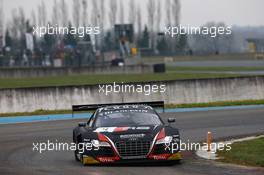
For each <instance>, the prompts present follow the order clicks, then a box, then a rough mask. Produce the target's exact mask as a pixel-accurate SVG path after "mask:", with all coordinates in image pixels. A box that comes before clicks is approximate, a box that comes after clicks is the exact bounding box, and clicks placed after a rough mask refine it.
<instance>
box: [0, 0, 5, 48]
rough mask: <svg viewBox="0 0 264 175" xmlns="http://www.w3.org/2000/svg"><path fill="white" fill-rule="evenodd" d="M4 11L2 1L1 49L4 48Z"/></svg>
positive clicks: (0, 1) (0, 12)
mask: <svg viewBox="0 0 264 175" xmlns="http://www.w3.org/2000/svg"><path fill="white" fill-rule="evenodd" d="M3 38H4V11H3V0H0V49H1V48H2V46H3V41H4V39H3Z"/></svg>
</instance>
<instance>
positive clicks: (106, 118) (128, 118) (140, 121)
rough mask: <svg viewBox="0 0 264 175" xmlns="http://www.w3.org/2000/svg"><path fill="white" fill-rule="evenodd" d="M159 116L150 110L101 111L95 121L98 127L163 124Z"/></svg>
mask: <svg viewBox="0 0 264 175" xmlns="http://www.w3.org/2000/svg"><path fill="white" fill-rule="evenodd" d="M161 124H162V122H161V120H160V118H159V116H158V115H157V114H155V113H150V112H144V113H143V112H104V113H99V114H98V117H97V119H96V122H95V126H96V127H122V126H143V125H153V126H154V125H161Z"/></svg>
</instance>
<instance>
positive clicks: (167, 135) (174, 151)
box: [72, 102, 181, 165]
mask: <svg viewBox="0 0 264 175" xmlns="http://www.w3.org/2000/svg"><path fill="white" fill-rule="evenodd" d="M156 107H162V108H163V112H164V102H142V103H119V104H118V103H116V104H98V105H75V106H73V107H72V110H73V115H74V112H76V111H90V110H95V112H94V113H93V114H92V115H91V117H90V118H89V120H88V122H87V123H79V124H78V126H77V127H76V128H75V129H74V130H73V142H74V143H75V144H76V145H77V146H76V150H75V152H74V156H75V159H76V161H80V162H81V163H82V164H83V165H88V164H112V163H141V162H160V161H164V162H165V161H166V162H167V161H168V162H172V163H178V162H179V161H180V160H181V154H180V150H179V143H180V135H179V131H178V129H177V128H174V127H172V126H171V123H173V122H175V119H174V118H169V119H168V124H165V123H164V121H163V120H162V119H161V117H160V116H159V115H158V113H157V112H156V110H155V109H154V108H156Z"/></svg>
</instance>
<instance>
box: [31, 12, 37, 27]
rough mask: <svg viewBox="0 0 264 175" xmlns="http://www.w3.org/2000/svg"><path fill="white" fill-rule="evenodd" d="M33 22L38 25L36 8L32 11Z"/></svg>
mask: <svg viewBox="0 0 264 175" xmlns="http://www.w3.org/2000/svg"><path fill="white" fill-rule="evenodd" d="M30 22H31V24H32V25H33V26H35V25H37V17H36V13H35V11H34V10H32V11H31V21H30Z"/></svg>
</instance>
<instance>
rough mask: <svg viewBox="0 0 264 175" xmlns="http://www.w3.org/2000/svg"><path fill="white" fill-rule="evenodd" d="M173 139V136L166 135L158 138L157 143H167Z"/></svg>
mask: <svg viewBox="0 0 264 175" xmlns="http://www.w3.org/2000/svg"><path fill="white" fill-rule="evenodd" d="M171 141H172V136H166V137H164V138H162V139H160V140H157V141H156V144H166V143H167V144H168V143H170V142H171Z"/></svg>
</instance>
